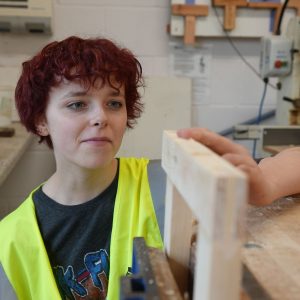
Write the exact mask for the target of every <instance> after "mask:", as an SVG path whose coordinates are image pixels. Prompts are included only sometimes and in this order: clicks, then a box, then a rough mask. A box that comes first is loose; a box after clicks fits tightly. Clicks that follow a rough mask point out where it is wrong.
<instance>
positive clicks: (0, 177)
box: [0, 122, 32, 186]
mask: <svg viewBox="0 0 300 300" xmlns="http://www.w3.org/2000/svg"><path fill="white" fill-rule="evenodd" d="M12 127H13V128H14V129H15V134H14V135H13V136H12V137H0V186H1V185H2V183H3V182H4V181H5V179H6V178H7V176H8V175H9V173H10V172H11V171H12V169H13V168H14V166H15V165H16V163H17V162H18V160H19V159H20V158H21V156H22V155H23V153H24V151H25V150H26V148H27V146H28V145H29V144H30V142H31V140H32V135H31V134H29V133H28V132H27V131H26V129H25V128H24V127H23V125H21V124H20V123H19V122H15V123H12Z"/></svg>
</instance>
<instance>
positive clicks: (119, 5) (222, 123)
mask: <svg viewBox="0 0 300 300" xmlns="http://www.w3.org/2000/svg"><path fill="white" fill-rule="evenodd" d="M53 7H54V10H53V24H54V26H53V31H54V32H53V36H50V37H49V36H26V37H25V36H17V35H10V34H0V85H3V84H4V85H5V84H12V85H13V84H15V82H16V78H17V76H18V73H19V66H20V63H21V62H22V61H23V60H25V59H27V58H28V57H30V56H31V55H33V54H34V53H36V52H37V50H39V49H41V47H42V46H44V45H45V44H46V43H48V42H49V41H51V40H56V39H62V38H65V37H66V36H69V35H81V36H85V37H87V36H105V37H110V38H112V39H114V40H116V41H117V42H119V43H121V44H122V45H124V46H126V47H128V48H130V49H131V50H132V51H133V52H134V53H135V54H136V55H137V56H138V58H139V59H140V61H141V63H142V66H143V68H144V73H145V75H147V76H168V75H169V67H168V59H169V55H170V49H169V41H170V38H169V36H168V34H167V32H166V27H167V24H168V22H169V16H170V3H169V1H168V0H85V1H81V0H53ZM201 43H203V44H204V45H208V44H209V45H211V46H212V47H211V49H212V71H211V91H210V98H209V99H208V101H206V102H205V103H204V104H201V105H195V106H193V109H192V111H193V123H194V125H198V126H204V127H208V128H210V129H213V130H217V131H219V130H222V129H225V128H227V127H229V126H232V125H234V124H236V123H237V122H241V121H244V120H246V119H249V118H252V117H254V115H255V114H256V113H257V106H258V102H259V100H260V97H261V94H262V89H263V84H262V82H261V81H260V80H259V79H258V78H257V77H256V76H255V75H253V73H252V71H250V70H249V68H247V67H246V66H245V65H244V63H243V62H242V61H241V59H240V58H239V57H238V56H237V55H236V53H235V52H234V51H233V49H232V47H231V46H230V45H229V43H228V41H226V39H216V40H213V39H206V40H202V41H201ZM235 43H236V46H237V47H238V48H239V49H240V52H241V53H242V54H243V55H244V56H245V58H246V59H247V60H249V62H250V63H251V64H252V65H254V67H255V68H256V69H258V62H259V50H260V49H259V41H258V40H254V39H252V40H246V39H244V40H243V39H240V40H235ZM274 106H275V94H274V92H273V91H272V90H270V91H269V92H268V94H267V99H266V110H268V109H270V108H274ZM149 131H151V128H149ZM29 152H30V153H29V154H27V155H28V156H25V158H24V160H26V159H28V161H30V159H31V158H30V157H33V156H34V157H35V158H36V159H37V160H38V157H39V156H40V154H39V152H40V150H32V149H31V150H29ZM42 153H44V152H42ZM43 155H44V154H41V156H42V158H40V159H41V160H42V161H43V165H45V170H37V169H36V168H35V167H34V163H33V162H32V163H31V162H30V164H29V165H26V162H22V163H21V164H24V165H23V168H25V167H26V168H27V167H29V166H31V172H30V174H33V173H34V172H41V174H40V173H39V175H38V176H41V177H43V176H45V174H46V173H47V172H48V170H49V169H51V164H52V161H51V160H49V161H48V159H44V157H43ZM47 155H48V154H47ZM31 164H33V165H31ZM36 164H39V162H37V163H36ZM49 166H50V167H49ZM29 170H30V169H28V168H27V169H26V170H25V171H24V172H25V173H26V172H29ZM46 171H47V172H46ZM28 180H29V178H28ZM25 186H26V187H27V186H28V185H26V184H25ZM0 196H1V195H0Z"/></svg>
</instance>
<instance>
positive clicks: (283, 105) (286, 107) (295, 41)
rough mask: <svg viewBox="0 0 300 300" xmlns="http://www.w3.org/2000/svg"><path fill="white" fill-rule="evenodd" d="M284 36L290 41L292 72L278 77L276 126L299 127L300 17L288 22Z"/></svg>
mask: <svg viewBox="0 0 300 300" xmlns="http://www.w3.org/2000/svg"><path fill="white" fill-rule="evenodd" d="M285 36H286V38H288V39H290V40H291V41H292V48H291V56H292V70H291V72H290V73H289V74H287V75H285V76H281V77H280V83H281V89H280V90H279V91H278V97H277V111H276V122H277V124H278V125H300V17H295V18H292V19H291V20H290V22H289V23H288V27H287V32H286V35H285Z"/></svg>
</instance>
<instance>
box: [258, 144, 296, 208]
mask: <svg viewBox="0 0 300 300" xmlns="http://www.w3.org/2000/svg"><path fill="white" fill-rule="evenodd" d="M259 168H260V169H261V171H262V173H263V176H264V178H265V179H266V184H268V185H269V195H268V198H269V201H270V202H271V201H273V200H275V199H278V198H280V197H283V196H288V195H292V194H297V193H300V147H295V148H291V149H287V150H284V151H282V152H280V153H279V154H277V155H276V156H274V157H269V158H265V159H263V160H261V162H260V163H259Z"/></svg>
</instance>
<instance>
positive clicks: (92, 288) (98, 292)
mask: <svg viewBox="0 0 300 300" xmlns="http://www.w3.org/2000/svg"><path fill="white" fill-rule="evenodd" d="M84 265H85V268H84V270H82V271H81V272H79V273H78V274H74V269H73V266H68V267H67V269H66V270H64V268H63V267H62V266H56V267H54V268H53V271H54V275H55V278H56V280H57V284H58V287H59V290H60V293H61V296H62V299H64V300H77V299H99V300H100V299H105V298H106V294H107V287H108V274H109V257H108V254H107V252H106V250H104V249H101V250H99V251H96V252H89V253H87V254H85V256H84ZM79 297H80V298H79ZM91 297H92V298H91Z"/></svg>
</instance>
